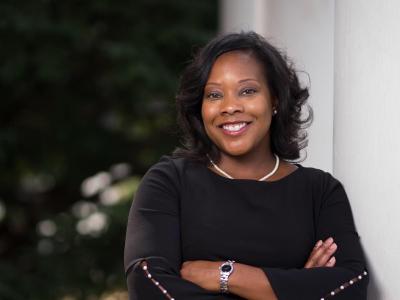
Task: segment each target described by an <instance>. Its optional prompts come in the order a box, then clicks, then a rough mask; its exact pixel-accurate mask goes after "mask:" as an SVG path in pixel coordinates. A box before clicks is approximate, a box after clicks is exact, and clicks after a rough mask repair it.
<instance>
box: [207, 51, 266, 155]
mask: <svg viewBox="0 0 400 300" xmlns="http://www.w3.org/2000/svg"><path fill="white" fill-rule="evenodd" d="M272 106H273V101H272V99H271V95H270V92H269V89H268V84H267V81H266V78H265V75H264V72H263V69H262V64H261V63H259V62H258V60H257V59H256V58H255V57H254V55H252V54H251V53H249V52H244V51H231V52H227V53H224V54H222V55H221V56H220V57H218V59H217V60H216V61H215V63H214V65H213V67H212V69H211V72H210V75H209V77H208V80H207V83H206V86H205V88H204V97H203V103H202V109H201V114H202V117H203V123H204V128H205V130H206V132H207V135H208V136H209V137H210V139H211V140H212V141H213V142H214V144H215V145H216V146H217V147H218V148H219V149H220V150H221V151H222V152H223V153H225V154H228V155H231V156H239V155H244V154H249V153H251V152H253V151H256V152H257V150H259V151H267V150H268V147H269V139H270V135H269V128H270V125H271V119H272V110H273V108H272ZM264 153H265V152H264Z"/></svg>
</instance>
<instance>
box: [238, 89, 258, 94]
mask: <svg viewBox="0 0 400 300" xmlns="http://www.w3.org/2000/svg"><path fill="white" fill-rule="evenodd" d="M256 92H257V90H256V89H253V88H247V89H244V90H242V92H241V94H242V95H252V94H254V93H256Z"/></svg>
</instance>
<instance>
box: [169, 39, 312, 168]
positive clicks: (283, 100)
mask: <svg viewBox="0 0 400 300" xmlns="http://www.w3.org/2000/svg"><path fill="white" fill-rule="evenodd" d="M234 50H242V51H246V52H249V53H251V54H253V55H254V56H255V58H256V59H257V60H258V61H259V62H260V63H261V64H262V66H263V69H264V72H265V78H266V81H267V84H268V87H269V90H270V93H271V96H272V98H274V99H275V100H276V101H275V103H276V106H277V107H276V108H277V111H278V113H277V114H276V115H275V116H274V117H273V119H272V123H271V127H270V136H271V150H272V152H273V153H275V154H277V155H278V156H279V157H280V158H281V159H283V160H289V161H295V160H299V158H300V150H301V149H303V148H305V147H306V146H307V133H306V132H305V130H304V129H305V128H307V127H308V126H309V125H310V123H311V121H312V116H313V114H312V109H311V107H309V106H308V105H307V106H306V109H307V110H308V111H307V113H308V114H307V115H306V118H303V117H302V107H303V105H304V104H306V101H307V98H308V96H309V94H308V88H307V87H304V88H303V87H301V85H300V82H299V78H298V76H297V74H296V70H295V69H294V67H293V64H292V63H291V61H290V60H289V59H288V57H287V56H286V55H285V54H284V53H281V52H280V51H279V50H278V49H277V48H275V47H274V46H272V45H271V44H270V43H269V42H267V41H266V40H265V39H264V38H263V37H261V36H260V35H258V34H257V33H255V32H252V31H250V32H240V33H231V34H226V35H222V36H218V37H216V38H215V39H213V40H211V41H210V42H209V43H208V44H207V45H206V46H205V47H203V48H202V49H200V51H199V52H198V53H197V54H196V55H195V56H194V58H193V60H192V61H191V63H190V64H189V65H188V66H187V67H186V69H185V70H184V72H183V75H182V77H181V82H180V86H179V90H178V94H177V96H176V105H177V114H178V126H179V129H180V130H181V131H182V146H183V147H179V148H177V149H175V151H174V152H173V156H174V157H186V158H190V159H193V160H197V161H202V162H207V161H208V159H207V154H209V155H210V156H211V158H212V159H213V160H214V161H216V162H218V161H219V159H220V153H219V149H218V148H217V146H216V145H214V143H213V142H212V141H211V139H210V138H209V137H208V136H207V134H206V131H205V129H204V125H203V119H202V116H201V106H202V101H203V94H204V87H205V85H206V83H207V80H208V76H209V74H210V71H211V68H212V66H213V64H214V62H215V61H216V59H217V58H218V57H219V56H220V55H222V54H224V53H226V52H229V51H234Z"/></svg>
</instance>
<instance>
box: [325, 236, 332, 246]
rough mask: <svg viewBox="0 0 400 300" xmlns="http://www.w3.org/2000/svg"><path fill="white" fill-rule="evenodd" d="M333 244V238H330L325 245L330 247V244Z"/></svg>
mask: <svg viewBox="0 0 400 300" xmlns="http://www.w3.org/2000/svg"><path fill="white" fill-rule="evenodd" d="M332 243H333V238H331V237H330V238H328V239H327V240H326V241H325V245H327V246H328V245H329V244H332Z"/></svg>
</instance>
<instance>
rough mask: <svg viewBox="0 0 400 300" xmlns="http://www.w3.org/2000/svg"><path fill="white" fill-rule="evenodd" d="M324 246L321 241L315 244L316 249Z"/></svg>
mask: <svg viewBox="0 0 400 300" xmlns="http://www.w3.org/2000/svg"><path fill="white" fill-rule="evenodd" d="M321 245H322V241H321V240H319V241H318V242H317V243H316V244H315V247H317V248H318V247H320V246H321Z"/></svg>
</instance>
